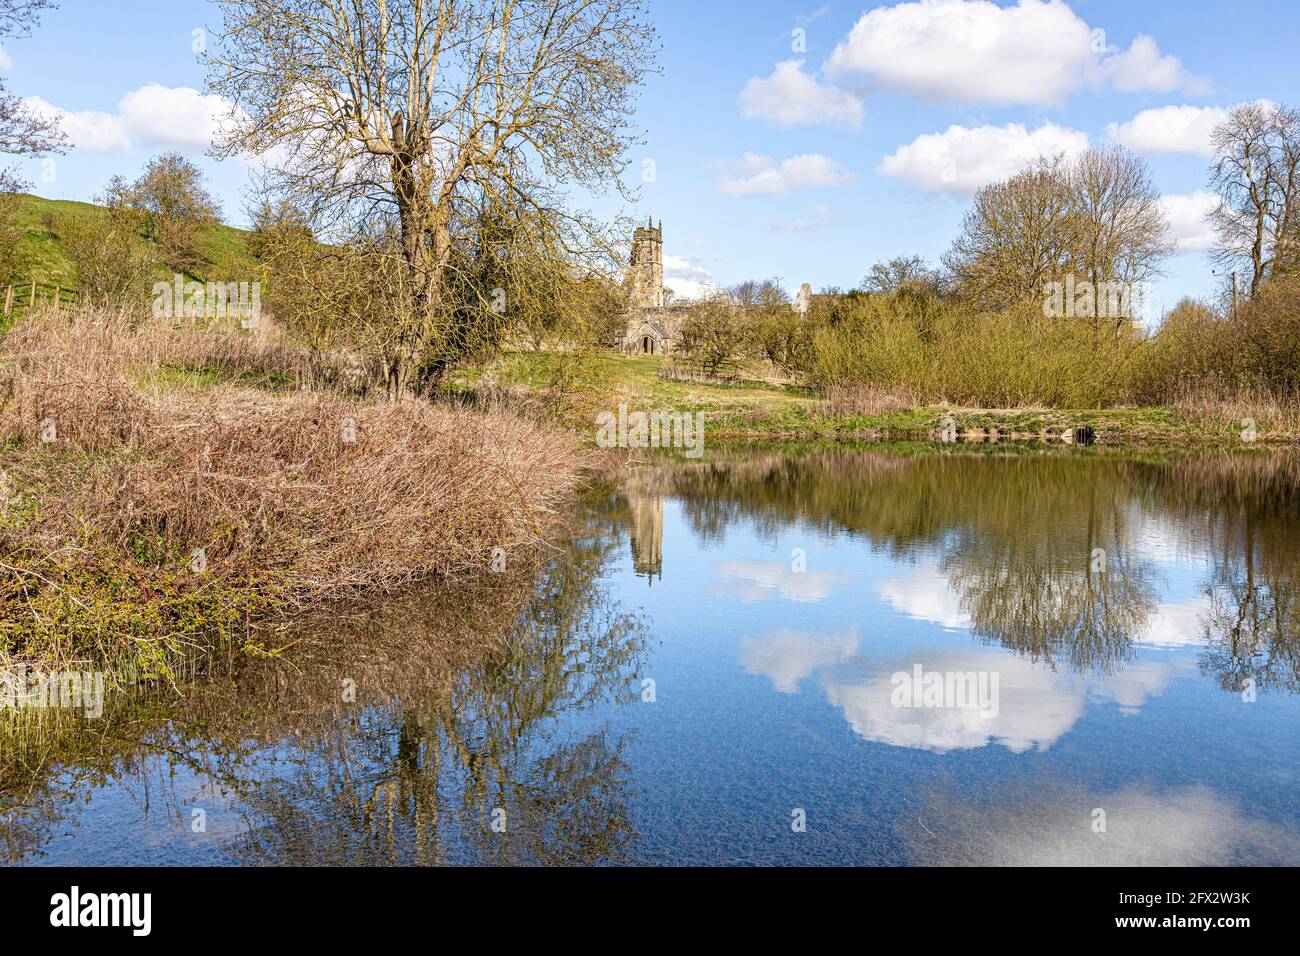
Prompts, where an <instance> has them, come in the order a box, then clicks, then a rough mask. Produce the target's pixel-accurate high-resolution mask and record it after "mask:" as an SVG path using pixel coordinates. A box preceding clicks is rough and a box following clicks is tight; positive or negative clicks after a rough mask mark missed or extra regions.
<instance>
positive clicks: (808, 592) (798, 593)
mask: <svg viewBox="0 0 1300 956" xmlns="http://www.w3.org/2000/svg"><path fill="white" fill-rule="evenodd" d="M718 573H719V574H720V575H721V576H722V577H724V578H728V579H730V582H731V583H732V586H733V587H734V588H735V589H736V591H737V592H738V593H739V595H740V597H741V598H743V599H744V600H745V601H766V600H767V599H768V598H770V597H771V596H772V594H773V593H779V594H780V595H781V597H783V598H785V599H786V600H789V601H799V602H801V603H811V602H814V601H821V600H824V599H825V598H827V597H829V596H830V593H831V590H832V588H834V587H835V585H837V584H850V583H852V581H853V575H852V573H850V572H848V571H795V570H793V569H791V567H790V565H789V564H787V563H785V562H784V561H725V562H723V563H721V564H719V565H718Z"/></svg>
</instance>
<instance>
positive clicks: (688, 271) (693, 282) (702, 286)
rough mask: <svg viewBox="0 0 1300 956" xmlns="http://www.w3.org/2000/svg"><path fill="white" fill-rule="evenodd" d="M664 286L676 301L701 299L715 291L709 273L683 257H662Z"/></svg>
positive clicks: (715, 287)
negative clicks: (669, 290) (670, 291)
mask: <svg viewBox="0 0 1300 956" xmlns="http://www.w3.org/2000/svg"><path fill="white" fill-rule="evenodd" d="M664 285H665V286H666V287H667V288H669V289H671V290H672V293H673V295H674V296H675V297H677V298H678V299H701V298H704V297H705V296H707V295H709V294H711V293H712V292H714V291H716V289H717V286H716V285H714V283H713V276H711V275H710V274H709V271H708V270H707V269H705V268H703V267H702V266H700V265H698V264H697V263H695V262H694V261H692V260H691V259H688V258H686V257H685V256H668V255H666V256H664Z"/></svg>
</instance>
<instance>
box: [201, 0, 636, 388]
mask: <svg viewBox="0 0 1300 956" xmlns="http://www.w3.org/2000/svg"><path fill="white" fill-rule="evenodd" d="M220 2H221V5H222V7H223V8H224V13H225V23H224V29H223V30H222V32H221V33H220V35H219V36H218V38H217V43H216V44H215V45H214V47H213V52H212V53H211V54H210V55H209V56H208V58H207V59H208V66H209V87H210V88H211V89H212V90H213V91H214V92H217V93H220V94H223V95H224V96H226V97H227V98H229V99H230V100H231V101H233V103H234V104H235V107H236V108H235V112H234V114H233V116H232V118H231V122H230V124H229V129H228V135H227V136H225V137H224V138H223V140H222V142H221V143H220V144H218V153H219V154H222V155H226V154H230V153H234V152H237V151H242V152H248V153H253V154H256V155H259V156H260V157H262V161H263V162H265V163H267V164H268V165H269V170H268V175H267V186H268V188H269V189H271V190H272V191H274V192H278V193H279V194H280V195H281V197H282V198H284V199H287V200H289V201H291V202H292V203H293V204H294V205H295V206H300V207H303V208H305V209H307V210H308V211H309V212H310V216H311V219H312V221H313V223H315V224H317V226H318V227H319V228H320V229H322V230H323V231H324V232H325V233H326V234H329V233H330V232H331V230H341V231H342V232H344V233H346V232H348V231H350V230H355V229H356V228H357V227H358V225H360V224H363V223H370V222H374V221H377V220H384V221H388V222H391V223H392V224H393V229H394V232H395V239H396V242H397V249H398V253H399V254H400V257H401V260H402V262H403V264H404V266H403V267H404V269H405V270H406V274H407V277H406V284H407V285H408V286H409V288H410V290H411V298H410V303H411V308H410V310H409V313H408V314H405V315H402V316H398V317H395V318H396V320H397V321H399V322H400V324H401V329H400V332H399V334H397V335H396V336H394V339H393V342H392V351H391V354H389V355H388V356H386V357H385V362H386V365H387V367H388V368H389V373H390V382H389V383H388V385H389V389H390V392H391V393H392V394H394V395H397V394H401V393H403V392H405V391H406V390H408V389H409V388H410V387H411V386H412V385H413V384H414V383H413V378H414V376H415V374H416V372H417V371H419V370H423V371H424V372H426V373H428V374H431V375H433V376H435V377H436V376H437V375H439V374H441V371H442V370H443V369H445V367H446V366H447V365H448V364H449V363H450V362H451V361H453V360H454V359H455V357H456V356H455V351H454V349H453V350H452V351H451V352H450V354H449V353H448V351H447V350H446V349H435V348H434V344H435V343H437V342H442V343H444V344H445V343H446V342H447V340H448V339H449V338H451V339H457V338H458V336H450V337H449V336H448V335H447V334H446V332H447V328H446V326H447V322H448V319H449V316H451V314H452V311H453V309H452V308H451V306H452V305H453V303H451V302H449V301H448V299H449V296H450V295H451V293H452V292H453V288H454V280H455V275H454V273H455V270H456V266H457V257H456V254H455V247H456V246H457V245H458V244H471V245H472V244H474V243H475V242H477V241H478V239H479V238H480V236H481V231H480V226H481V223H482V213H483V211H484V210H485V209H487V210H491V212H492V214H493V218H494V219H498V220H502V221H507V222H519V221H523V220H525V219H526V220H529V221H530V222H532V223H533V224H534V226H535V227H536V228H537V229H540V230H542V231H544V232H546V233H548V234H549V235H550V236H551V237H552V238H553V240H554V241H555V242H557V243H558V244H559V245H561V246H562V247H564V248H565V249H566V250H567V251H569V252H571V253H573V254H575V255H589V256H594V255H596V254H597V253H599V252H601V251H607V249H606V244H604V243H601V242H599V241H598V238H597V237H598V236H599V230H598V229H597V228H596V227H595V224H594V223H593V222H591V221H590V220H589V218H588V217H585V216H583V215H581V214H579V213H577V212H572V211H570V210H569V208H568V196H569V194H570V193H571V192H572V189H573V187H576V188H577V189H578V190H584V189H585V190H596V191H604V190H606V189H608V188H609V187H610V186H611V185H613V186H615V187H616V188H620V189H621V188H622V186H621V183H620V180H619V177H620V174H621V173H622V171H623V169H624V168H625V165H626V160H625V158H624V156H625V152H626V149H627V148H628V147H629V146H630V145H631V144H632V143H634V142H635V141H636V140H635V138H634V136H633V134H631V133H630V132H629V123H630V121H631V116H632V101H631V97H632V95H633V93H634V91H635V89H636V87H637V86H638V85H639V83H640V82H641V80H642V77H643V75H644V74H645V72H646V71H647V70H648V69H649V68H650V67H651V65H652V60H653V54H654V49H653V48H654V45H655V35H654V30H653V28H652V27H651V26H650V24H649V23H648V22H647V20H646V17H645V3H644V0H220ZM629 198H630V197H629ZM490 293H491V290H479V295H478V296H477V298H478V299H481V300H483V301H485V302H486V301H490V300H491V299H492V296H491V294H490ZM453 344H455V343H453Z"/></svg>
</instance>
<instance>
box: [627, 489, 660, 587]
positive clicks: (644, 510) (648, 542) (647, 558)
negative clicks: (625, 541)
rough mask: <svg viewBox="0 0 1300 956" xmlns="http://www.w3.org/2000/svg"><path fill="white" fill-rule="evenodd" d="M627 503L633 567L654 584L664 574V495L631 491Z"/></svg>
mask: <svg viewBox="0 0 1300 956" xmlns="http://www.w3.org/2000/svg"><path fill="white" fill-rule="evenodd" d="M628 503H629V504H630V505H631V506H632V530H631V533H630V535H629V536H630V537H631V539H632V570H633V571H635V572H636V573H637V574H639V575H641V576H642V577H646V578H649V579H650V583H651V584H653V583H654V580H655V578H662V577H663V576H664V499H663V496H662V495H643V494H639V493H636V492H631V493H629V494H628Z"/></svg>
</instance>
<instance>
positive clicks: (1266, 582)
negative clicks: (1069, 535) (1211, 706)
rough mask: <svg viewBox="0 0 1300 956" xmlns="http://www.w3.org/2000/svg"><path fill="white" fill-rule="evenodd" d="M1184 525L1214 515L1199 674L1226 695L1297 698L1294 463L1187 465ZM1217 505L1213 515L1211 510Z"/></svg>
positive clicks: (1298, 469)
mask: <svg viewBox="0 0 1300 956" xmlns="http://www.w3.org/2000/svg"><path fill="white" fill-rule="evenodd" d="M1188 470H1189V471H1191V472H1193V473H1194V474H1195V475H1196V477H1197V480H1196V481H1188V482H1185V483H1184V485H1183V487H1182V489H1181V491H1182V495H1181V496H1180V500H1179V501H1178V507H1179V510H1180V514H1181V515H1183V516H1185V517H1186V518H1187V521H1188V523H1190V524H1195V523H1196V522H1203V521H1204V520H1205V515H1207V514H1213V515H1214V516H1215V519H1216V521H1215V524H1214V527H1213V532H1214V533H1213V535H1212V536H1211V541H1213V542H1214V547H1212V548H1211V549H1210V560H1211V563H1212V571H1211V573H1210V576H1209V579H1208V580H1207V581H1206V584H1205V595H1206V598H1207V599H1208V603H1209V610H1208V612H1207V614H1206V615H1205V617H1204V619H1203V621H1202V624H1203V628H1204V631H1203V638H1204V640H1205V642H1206V644H1207V649H1206V651H1205V653H1204V654H1203V655H1202V657H1201V669H1202V671H1203V672H1205V673H1207V674H1213V675H1215V676H1216V678H1217V679H1218V682H1219V686H1221V687H1222V688H1223V689H1225V690H1232V691H1240V690H1243V689H1245V687H1246V686H1247V681H1253V682H1254V687H1255V690H1256V691H1258V692H1262V693H1266V692H1268V691H1271V690H1286V691H1290V692H1292V693H1296V692H1300V594H1298V593H1297V586H1298V585H1300V548H1297V542H1300V461H1297V459H1295V458H1294V457H1290V456H1285V457H1282V456H1278V457H1269V458H1265V457H1259V456H1247V457H1239V458H1225V459H1222V460H1219V461H1216V462H1215V463H1214V464H1213V466H1210V465H1209V464H1208V463H1199V462H1198V463H1196V464H1195V465H1194V466H1191V467H1189V469H1188ZM1215 502H1217V506H1215V507H1214V508H1213V509H1211V505H1212V504H1214V503H1215Z"/></svg>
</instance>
